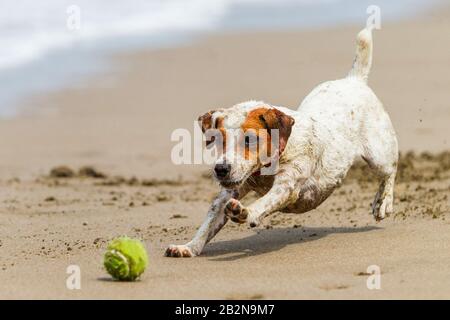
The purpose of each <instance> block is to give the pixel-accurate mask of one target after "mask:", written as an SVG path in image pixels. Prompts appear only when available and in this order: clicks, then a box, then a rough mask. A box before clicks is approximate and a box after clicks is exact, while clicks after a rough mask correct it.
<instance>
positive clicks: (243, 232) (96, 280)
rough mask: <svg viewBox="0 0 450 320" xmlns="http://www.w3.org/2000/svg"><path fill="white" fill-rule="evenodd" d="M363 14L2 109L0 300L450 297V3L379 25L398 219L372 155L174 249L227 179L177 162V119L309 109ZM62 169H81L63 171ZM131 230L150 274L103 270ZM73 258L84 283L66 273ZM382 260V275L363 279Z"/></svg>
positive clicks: (178, 57) (180, 55)
mask: <svg viewBox="0 0 450 320" xmlns="http://www.w3.org/2000/svg"><path fill="white" fill-rule="evenodd" d="M360 29H361V26H358V25H349V26H339V27H330V28H325V27H324V28H319V29H311V30H304V31H271V32H269V31H264V32H263V31H261V32H244V33H239V34H236V33H231V32H230V33H226V34H221V35H214V36H210V37H204V38H200V39H197V40H196V41H195V42H193V43H187V44H183V45H181V46H179V47H173V48H163V49H152V50H150V49H148V50H139V51H137V52H134V53H126V54H119V55H115V56H114V57H112V58H111V59H112V61H111V63H113V64H114V66H115V68H114V69H113V70H111V71H110V72H107V73H105V74H101V75H96V76H93V77H91V78H90V79H89V80H87V81H85V82H83V83H82V84H79V85H77V86H76V87H72V88H68V89H63V90H59V91H56V92H53V93H49V94H42V95H35V96H33V97H30V98H29V99H28V100H27V101H25V102H23V105H22V108H21V110H22V112H21V114H20V115H19V116H17V117H13V118H9V119H3V120H0V136H1V137H2V139H1V141H0V190H1V192H0V235H1V236H0V283H1V284H2V285H1V290H0V298H4V299H13V298H27V299H31V298H32V299H61V298H69V299H82V298H87V299H93V298H105V299H118V298H123V299H135V298H139V299H157V298H160V299H199V298H203V299H242V298H244V299H246V298H248V299H308V298H318V299H393V298H407V299H411V298H439V299H442V298H444V299H448V298H450V268H448V266H449V263H450V250H449V246H450V224H449V217H450V201H449V199H448V197H449V196H450V193H449V191H450V145H449V143H450V141H449V137H450V127H449V125H448V124H449V123H450V107H449V101H450V91H449V88H448V85H449V83H450V74H449V73H448V70H449V68H450V60H449V59H448V57H449V56H450V44H449V43H448V39H447V38H448V32H449V30H450V11H449V10H448V9H441V10H438V11H434V12H431V13H428V14H426V15H424V16H420V17H416V18H413V19H407V20H405V21H399V22H389V23H385V24H383V26H382V29H381V30H376V31H375V32H374V61H373V66H372V71H371V74H370V77H369V85H370V86H371V88H372V89H373V90H374V92H375V93H376V94H377V96H378V97H379V98H380V100H381V101H382V102H383V103H384V105H385V108H386V110H387V111H388V113H389V114H390V116H391V119H392V122H393V124H394V127H395V129H396V132H397V135H398V140H399V146H400V150H401V169H400V175H399V177H398V179H397V184H396V189H395V197H396V198H395V213H394V214H393V215H392V216H390V217H388V218H386V219H385V220H384V221H382V222H380V223H377V222H375V221H374V219H373V218H372V217H371V216H370V214H369V213H370V203H371V201H372V199H373V196H374V195H375V192H376V190H377V182H376V179H375V177H373V176H370V175H367V174H366V171H364V170H365V169H364V168H363V167H360V166H358V167H357V168H356V169H355V170H353V171H352V172H350V174H349V177H348V178H347V179H346V180H345V183H344V185H343V186H342V187H340V188H339V189H338V190H336V191H335V192H334V194H333V195H332V196H331V197H330V198H329V199H328V200H327V201H326V202H325V203H324V204H322V205H321V206H320V207H319V208H317V209H315V210H313V211H311V212H308V213H305V214H301V215H293V214H281V213H276V214H274V215H272V216H270V217H268V218H267V219H265V220H264V223H263V225H262V226H261V227H259V228H256V229H249V228H248V227H247V226H245V225H242V226H238V225H235V224H233V223H228V224H227V225H226V226H225V228H224V229H223V230H222V231H221V232H220V233H219V234H218V236H217V237H216V238H215V239H214V240H213V241H212V243H211V244H210V245H208V246H207V247H206V249H205V251H204V253H203V254H202V255H201V256H199V257H195V258H192V259H172V258H166V257H164V256H163V255H164V251H165V249H166V247H167V246H168V245H169V244H172V243H174V244H182V243H185V242H187V241H189V240H190V239H191V237H192V236H193V235H194V234H195V231H196V229H197V228H198V226H199V225H200V224H201V222H202V221H203V219H204V217H205V215H206V212H207V208H208V206H209V203H210V201H211V199H212V198H213V196H214V195H215V193H217V192H218V190H219V187H218V185H217V184H216V183H215V182H213V181H212V179H211V175H210V169H209V168H208V166H205V165H175V164H173V163H172V162H171V158H170V155H171V150H172V148H173V146H174V145H175V143H174V142H173V141H171V139H170V137H171V133H172V132H173V131H174V130H175V129H177V128H186V129H188V130H190V131H193V126H194V122H195V120H196V119H197V117H198V116H199V115H200V114H203V113H204V112H206V111H208V110H210V109H213V108H217V107H229V106H232V105H233V104H235V103H238V102H241V101H246V100H250V99H258V100H264V101H267V102H269V103H273V104H274V105H281V106H285V107H289V108H292V109H295V108H297V106H298V105H299V103H300V102H301V100H302V99H303V98H304V97H305V96H306V95H307V94H308V93H309V92H310V91H311V90H312V89H313V88H314V87H315V86H316V85H317V84H319V83H321V82H323V81H326V80H333V79H338V78H341V77H344V76H345V75H346V74H347V73H348V71H349V70H350V67H351V63H352V59H353V56H354V51H355V37H356V34H357V33H358V31H359V30H360ZM60 166H65V167H67V168H66V171H65V172H69V173H68V174H58V170H56V173H55V171H54V172H53V174H50V173H51V170H52V169H54V168H57V167H60ZM85 166H90V167H92V168H95V170H97V171H94V170H90V171H89V170H81V172H79V171H80V169H81V168H83V167H85ZM60 169H61V168H60ZM69 169H70V170H69ZM92 171H94V172H96V173H98V174H92ZM62 175H63V176H64V175H66V176H65V177H62ZM250 200H251V196H250V199H248V200H247V201H250ZM120 235H128V236H132V237H137V238H140V239H142V240H143V241H144V243H145V245H146V247H147V249H148V253H149V258H150V265H149V268H148V270H147V271H146V273H145V274H144V276H143V277H142V279H141V280H140V281H138V282H135V283H118V282H115V281H111V280H110V278H109V276H108V275H107V274H106V272H105V270H104V269H103V266H102V259H103V253H104V251H105V248H106V245H107V242H108V241H109V240H111V239H112V238H114V237H117V236H120ZM69 265H77V266H79V267H80V270H81V279H82V281H81V289H80V290H69V289H68V288H67V287H66V279H67V278H68V276H69V275H68V274H67V272H66V271H67V267H68V266H69ZM373 265H376V266H379V267H380V270H381V289H380V290H369V289H368V288H367V285H366V281H367V278H368V276H369V275H368V274H367V272H368V271H367V268H368V267H369V266H373Z"/></svg>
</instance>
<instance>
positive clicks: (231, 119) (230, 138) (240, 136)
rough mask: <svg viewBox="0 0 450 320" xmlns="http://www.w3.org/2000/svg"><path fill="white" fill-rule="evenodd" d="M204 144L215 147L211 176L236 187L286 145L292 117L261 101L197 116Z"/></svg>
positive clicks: (273, 157)
mask: <svg viewBox="0 0 450 320" xmlns="http://www.w3.org/2000/svg"><path fill="white" fill-rule="evenodd" d="M199 122H200V126H201V128H202V131H203V132H204V133H205V134H206V136H207V141H206V145H207V147H212V146H214V147H216V148H217V150H218V159H217V161H216V163H215V165H214V177H215V178H216V179H217V180H218V181H219V183H220V184H221V185H222V186H223V187H225V188H237V187H238V186H239V185H241V184H242V183H243V182H244V181H245V180H247V178H248V177H250V176H251V175H252V174H256V173H258V172H259V171H260V170H261V168H262V167H267V166H269V165H271V164H272V162H273V161H278V159H279V157H280V156H281V154H282V153H283V151H284V149H285V148H286V145H287V142H288V139H289V136H290V134H291V130H292V126H293V125H294V122H295V121H294V118H292V117H291V116H289V115H287V114H285V113H284V112H282V111H280V110H278V109H276V108H274V107H272V106H269V105H267V104H265V103H263V102H255V101H250V102H245V103H241V104H238V105H235V106H234V107H232V108H229V109H220V110H212V111H209V112H207V113H205V114H204V115H202V116H200V117H199Z"/></svg>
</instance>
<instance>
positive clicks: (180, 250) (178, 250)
mask: <svg viewBox="0 0 450 320" xmlns="http://www.w3.org/2000/svg"><path fill="white" fill-rule="evenodd" d="M165 256H166V257H174V258H181V257H183V258H190V257H194V256H195V254H194V253H193V252H192V250H191V248H189V247H188V246H186V245H178V246H177V245H174V244H171V245H170V246H169V247H168V248H167V250H166V253H165Z"/></svg>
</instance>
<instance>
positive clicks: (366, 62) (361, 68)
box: [348, 28, 373, 82]
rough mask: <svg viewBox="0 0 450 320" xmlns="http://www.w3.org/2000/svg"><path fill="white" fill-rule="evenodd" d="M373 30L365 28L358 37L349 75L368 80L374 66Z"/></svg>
mask: <svg viewBox="0 0 450 320" xmlns="http://www.w3.org/2000/svg"><path fill="white" fill-rule="evenodd" d="M372 47H373V44H372V30H371V29H370V28H365V29H363V30H361V31H360V32H359V33H358V36H357V37H356V55H355V59H354V60H353V66H352V70H350V72H349V74H348V76H349V77H355V78H359V79H361V80H363V81H364V82H367V79H368V78H369V72H370V67H371V66H372Z"/></svg>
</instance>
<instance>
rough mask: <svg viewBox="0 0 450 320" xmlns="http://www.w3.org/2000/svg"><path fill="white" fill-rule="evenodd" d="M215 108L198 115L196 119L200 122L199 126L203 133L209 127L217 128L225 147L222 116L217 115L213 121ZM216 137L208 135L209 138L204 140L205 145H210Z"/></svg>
mask: <svg viewBox="0 0 450 320" xmlns="http://www.w3.org/2000/svg"><path fill="white" fill-rule="evenodd" d="M214 112H216V110H211V111H208V112H207V113H205V114H203V115H201V116H200V117H198V121H199V122H200V127H201V128H202V132H203V133H205V132H206V131H208V130H210V129H217V130H219V131H220V132H221V134H222V141H223V148H224V149H225V138H226V134H225V129H224V125H223V121H224V119H223V117H217V118H216V119H215V121H214V123H213V114H214ZM215 140H216V138H215V137H214V136H212V137H210V139H209V140H208V139H207V141H206V147H212V146H213V143H214V141H215Z"/></svg>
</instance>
